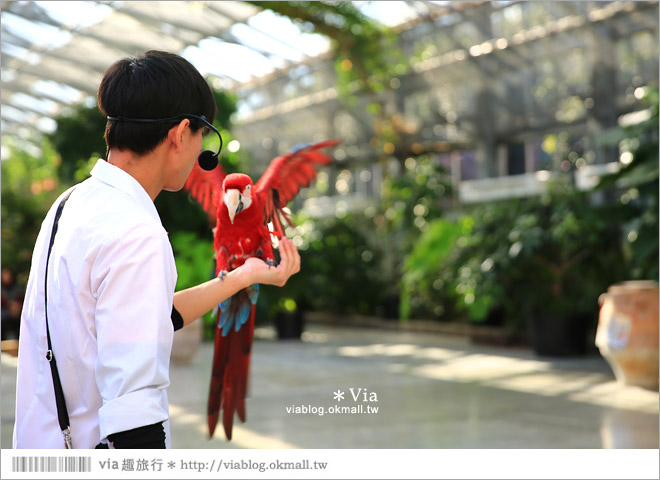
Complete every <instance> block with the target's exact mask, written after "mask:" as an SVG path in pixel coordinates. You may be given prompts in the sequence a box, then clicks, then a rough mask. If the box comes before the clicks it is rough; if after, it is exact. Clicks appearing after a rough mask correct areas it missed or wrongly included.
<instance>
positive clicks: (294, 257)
mask: <svg viewBox="0 0 660 480" xmlns="http://www.w3.org/2000/svg"><path fill="white" fill-rule="evenodd" d="M279 250H280V264H279V265H277V266H276V267H269V266H268V265H266V263H265V262H263V261H262V260H260V259H258V258H248V259H247V260H246V261H245V264H243V265H242V266H241V267H239V268H237V269H236V270H232V271H231V272H229V273H228V274H227V275H225V276H224V278H223V279H222V280H220V279H219V278H214V279H213V280H209V281H208V282H204V283H202V284H201V285H197V286H195V287H191V288H188V289H186V290H181V291H179V292H176V293H175V294H174V308H175V309H176V310H177V311H178V312H179V314H180V315H181V317H182V318H183V325H184V326H186V325H187V324H189V323H190V322H192V321H193V320H195V319H196V318H199V317H201V316H202V315H204V314H205V313H206V312H208V311H210V310H211V309H212V308H213V307H215V306H216V305H218V304H219V303H221V302H222V301H224V300H226V299H227V298H229V297H231V296H232V295H233V294H235V293H236V292H238V291H239V290H241V289H243V288H245V287H249V286H250V285H253V284H255V283H261V284H264V285H277V286H279V287H282V286H284V284H286V282H287V280H288V279H289V277H291V275H293V274H295V273H297V272H299V271H300V255H299V254H298V250H296V247H295V246H294V245H293V242H292V241H291V240H289V239H288V238H282V239H280V246H279Z"/></svg>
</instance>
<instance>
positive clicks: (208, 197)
mask: <svg viewBox="0 0 660 480" xmlns="http://www.w3.org/2000/svg"><path fill="white" fill-rule="evenodd" d="M226 176H227V174H226V173H225V171H224V169H223V168H222V166H220V165H218V166H217V167H215V168H214V169H213V170H211V171H206V170H202V168H201V167H200V166H199V165H198V164H197V162H195V166H194V167H193V169H192V172H190V175H189V176H188V179H187V180H186V183H185V184H184V186H183V188H185V189H186V190H187V191H188V192H190V195H192V197H193V198H194V199H195V200H196V201H197V203H199V204H200V205H201V206H202V208H203V209H204V211H205V212H206V213H207V215H208V216H209V222H210V223H211V225H213V226H215V220H216V218H215V217H216V211H217V208H218V203H219V202H220V196H221V195H222V181H223V180H224V179H225V177H226Z"/></svg>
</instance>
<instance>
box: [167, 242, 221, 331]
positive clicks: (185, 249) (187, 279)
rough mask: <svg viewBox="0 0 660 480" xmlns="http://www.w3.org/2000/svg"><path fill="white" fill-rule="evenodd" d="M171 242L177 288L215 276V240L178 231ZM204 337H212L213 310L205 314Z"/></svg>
mask: <svg viewBox="0 0 660 480" xmlns="http://www.w3.org/2000/svg"><path fill="white" fill-rule="evenodd" d="M170 243H171V244H172V251H173V253H174V261H175V263H176V270H177V281H176V290H177V291H178V290H184V289H186V288H190V287H194V286H196V285H199V284H201V283H204V282H206V281H208V280H210V279H212V278H213V277H214V276H215V271H214V263H213V241H212V240H211V239H210V238H207V239H205V238H200V237H199V236H198V235H196V234H195V233H192V232H185V231H181V232H176V233H172V234H171V235H170ZM203 322H204V338H206V339H212V338H213V334H214V327H215V318H214V316H213V315H212V313H211V312H209V313H207V314H205V315H204V316H203Z"/></svg>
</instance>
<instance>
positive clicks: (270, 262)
mask: <svg viewBox="0 0 660 480" xmlns="http://www.w3.org/2000/svg"><path fill="white" fill-rule="evenodd" d="M266 265H268V266H269V267H277V262H276V261H275V260H270V259H268V260H266Z"/></svg>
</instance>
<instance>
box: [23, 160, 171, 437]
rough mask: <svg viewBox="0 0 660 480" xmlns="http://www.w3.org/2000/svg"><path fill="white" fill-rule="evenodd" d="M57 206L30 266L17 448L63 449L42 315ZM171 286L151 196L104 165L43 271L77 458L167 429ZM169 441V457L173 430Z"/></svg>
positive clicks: (74, 205) (64, 223)
mask: <svg viewBox="0 0 660 480" xmlns="http://www.w3.org/2000/svg"><path fill="white" fill-rule="evenodd" d="M60 199H61V197H60ZM60 199H58V201H57V202H56V203H55V204H54V205H53V207H51V209H50V211H49V212H48V214H47V215H46V218H45V220H44V222H43V224H42V226H41V231H40V232H39V236H38V238H37V242H36V245H35V248H34V253H33V256H32V267H31V270H30V277H29V280H28V285H27V292H26V297H25V303H24V307H23V313H22V317H21V332H20V343H19V358H18V378H17V386H16V387H17V388H16V424H15V426H14V448H64V442H63V439H62V433H61V429H60V427H59V423H58V421H57V408H56V405H55V396H54V395H55V394H54V389H53V380H52V376H51V371H50V366H49V363H48V361H47V360H46V351H47V340H46V323H45V317H44V268H45V265H46V254H47V252H48V242H49V240H50V234H51V230H52V226H53V220H54V216H55V210H56V209H57V206H58V205H59V202H60ZM175 285H176V267H175V264H174V257H173V254H172V248H171V246H170V243H169V240H168V238H167V232H165V230H164V229H163V226H162V224H161V221H160V218H159V217H158V212H157V211H156V208H155V206H154V204H153V202H152V201H151V198H150V197H149V195H148V194H147V192H146V191H145V190H144V189H143V188H142V186H141V185H140V184H139V183H138V182H137V180H135V179H134V178H133V177H132V176H131V175H129V174H128V173H126V172H125V171H123V170H121V169H119V168H117V167H115V166H113V165H111V164H109V163H107V162H106V161H104V160H99V161H98V162H97V164H96V166H95V167H94V169H93V170H92V176H91V178H89V179H87V180H85V181H84V182H82V183H81V184H80V185H78V186H77V187H76V189H75V190H74V191H73V193H72V194H71V197H70V198H69V200H68V201H67V203H66V205H65V207H64V210H63V212H62V217H61V219H60V222H59V227H58V231H57V235H56V237H55V243H54V245H53V251H52V253H51V257H50V262H49V269H48V324H49V327H50V336H51V341H52V345H53V351H54V353H55V358H56V359H57V365H58V370H59V374H60V378H61V381H62V388H63V390H64V396H65V398H66V404H67V409H68V411H69V419H70V421H71V436H72V439H73V447H74V448H94V446H95V445H96V444H98V443H99V441H106V440H107V436H108V435H110V434H112V433H117V432H122V431H125V430H130V429H133V428H137V427H140V426H145V425H150V424H153V423H157V422H160V421H166V420H167V419H168V403H167V391H166V389H167V387H168V385H169V360H170V353H171V349H172V336H173V327H172V321H171V318H170V317H171V312H172V298H173V295H174V287H175ZM165 433H166V439H167V446H168V447H169V446H170V435H169V422H166V423H165Z"/></svg>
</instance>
